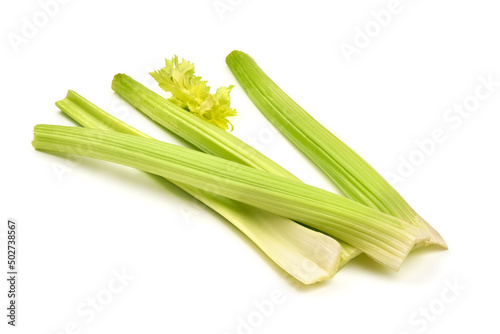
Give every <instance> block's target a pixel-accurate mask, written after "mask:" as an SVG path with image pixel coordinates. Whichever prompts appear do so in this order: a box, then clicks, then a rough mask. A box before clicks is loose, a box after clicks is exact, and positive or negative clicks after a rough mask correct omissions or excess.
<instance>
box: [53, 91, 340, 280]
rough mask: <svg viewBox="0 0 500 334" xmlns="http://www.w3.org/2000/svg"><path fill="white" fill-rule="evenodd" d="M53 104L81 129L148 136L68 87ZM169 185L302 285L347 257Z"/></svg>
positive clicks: (315, 235) (319, 237)
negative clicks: (210, 211) (229, 225)
mask: <svg viewBox="0 0 500 334" xmlns="http://www.w3.org/2000/svg"><path fill="white" fill-rule="evenodd" d="M56 106H57V107H59V108H60V109H61V110H62V111H63V112H64V113H65V114H67V115H68V116H69V117H71V118H72V119H73V120H74V121H76V122H77V123H79V124H80V125H81V126H83V127H86V128H93V129H102V130H113V131H117V132H121V133H127V134H131V135H135V136H139V137H143V138H151V137H150V136H148V135H146V134H144V133H143V132H141V131H139V130H137V129H135V128H133V127H131V126H129V125H128V124H126V123H124V122H122V121H120V120H119V119H117V118H115V117H113V116H112V115H110V114H108V113H107V112H105V111H104V110H102V109H101V108H99V107H97V106H96V105H94V104H93V103H91V102H90V101H88V100H86V99H85V98H83V97H82V96H80V95H79V94H77V93H76V92H74V91H68V94H67V96H66V98H64V99H63V100H60V101H57V102H56ZM167 181H168V180H167ZM170 182H172V181H170ZM172 183H173V184H175V185H176V186H178V187H179V188H181V189H182V190H184V191H185V192H187V193H188V194H190V195H191V196H193V197H195V198H196V199H198V200H199V201H201V202H202V203H204V204H205V205H207V206H208V207H210V208H211V209H213V210H214V211H216V212H217V213H219V214H220V215H221V216H222V217H224V218H226V219H227V220H228V221H229V222H231V223H232V224H233V225H234V226H236V227H237V228H238V229H239V230H240V231H242V232H243V233H244V234H245V235H246V236H247V237H248V238H249V239H250V240H252V241H253V242H254V243H255V244H256V245H257V246H258V247H259V248H260V249H261V250H262V251H263V252H264V253H265V254H266V255H267V256H269V258H271V259H272V260H273V261H274V262H275V263H276V264H278V266H280V267H281V268H282V269H283V270H285V271H286V272H288V273H289V274H290V275H292V276H293V277H295V278H296V279H297V280H299V281H300V282H302V283H304V284H312V283H315V282H319V281H323V280H326V279H330V278H332V277H333V276H334V275H335V273H336V272H337V271H338V270H339V269H340V267H341V266H342V265H343V264H344V263H345V261H346V260H347V259H346V255H344V254H341V251H342V249H341V246H340V244H339V243H338V242H337V241H335V239H333V238H331V237H328V236H326V235H324V234H322V233H319V232H316V231H313V230H311V229H309V228H306V227H304V226H302V225H300V224H297V223H296V222H294V221H292V220H290V219H286V218H283V217H280V216H277V215H273V214H271V213H268V212H265V211H262V210H259V209H257V208H254V207H251V206H248V205H246V204H243V203H240V202H236V201H234V200H231V199H228V198H224V197H221V196H217V195H213V194H211V193H208V192H205V191H202V190H200V189H198V188H195V187H191V186H188V185H185V184H182V183H178V182H172ZM342 255H344V256H342Z"/></svg>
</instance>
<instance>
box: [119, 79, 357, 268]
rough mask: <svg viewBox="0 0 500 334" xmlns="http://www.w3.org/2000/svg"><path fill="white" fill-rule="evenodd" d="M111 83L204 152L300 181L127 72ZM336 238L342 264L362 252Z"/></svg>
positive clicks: (126, 98)
mask: <svg viewBox="0 0 500 334" xmlns="http://www.w3.org/2000/svg"><path fill="white" fill-rule="evenodd" d="M111 86H112V88H113V90H114V91H115V92H116V93H117V94H118V95H120V96H121V97H122V98H123V99H125V101H127V102H128V103H130V104H131V105H132V106H134V107H135V108H136V109H137V110H139V111H140V112H142V113H143V114H145V115H146V116H148V117H149V118H151V119H152V120H153V121H155V122H157V123H158V124H160V125H161V126H163V127H164V128H166V129H167V130H169V131H171V132H173V133H175V134H176V135H178V136H180V137H181V138H183V139H185V140H186V141H188V142H190V143H191V144H193V145H195V146H196V147H197V148H198V149H200V150H202V151H203V152H205V153H209V154H213V155H216V156H219V157H222V158H225V159H227V160H231V161H234V162H238V163H241V164H244V165H246V166H250V167H253V168H256V169H259V170H263V171H267V172H269V173H272V174H275V175H279V176H283V177H286V178H289V179H291V180H297V181H298V178H297V177H295V176H294V175H293V174H292V173H290V172H289V171H287V170H286V169H284V168H283V167H282V166H280V165H279V164H277V163H275V162H274V161H273V160H271V159H269V158H268V157H267V156H265V155H264V154H262V153H261V152H259V151H258V150H256V149H254V148H253V147H251V146H250V145H248V144H246V143H245V142H243V141H241V140H240V139H238V138H236V137H235V136H233V135H232V134H230V133H228V132H226V131H224V130H223V129H221V128H219V127H217V126H215V125H213V124H211V123H209V122H206V121H205V120H203V119H201V118H199V117H197V116H195V115H193V114H191V113H189V112H187V111H186V110H184V109H182V108H180V107H179V106H178V105H176V104H174V103H172V102H170V101H168V100H167V99H165V98H163V97H162V96H160V95H158V94H156V93H155V92H153V91H152V90H150V89H149V88H147V87H145V86H144V85H142V84H141V83H139V82H137V81H136V80H134V79H132V78H131V77H129V76H128V75H126V74H117V75H115V77H114V79H113V83H112V85H111ZM337 241H339V243H340V244H341V245H342V260H341V266H343V265H345V263H347V262H348V261H349V260H351V259H353V258H354V257H356V256H357V255H359V254H360V253H361V251H360V250H359V249H357V248H355V247H353V246H351V245H349V244H347V243H345V242H344V241H342V240H337Z"/></svg>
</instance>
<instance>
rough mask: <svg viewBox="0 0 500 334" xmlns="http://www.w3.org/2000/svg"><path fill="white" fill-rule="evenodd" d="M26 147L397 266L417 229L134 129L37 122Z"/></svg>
mask: <svg viewBox="0 0 500 334" xmlns="http://www.w3.org/2000/svg"><path fill="white" fill-rule="evenodd" d="M33 146H34V147H35V148H36V149H39V150H49V151H56V152H63V153H72V154H77V155H82V156H87V157H91V158H96V159H101V160H106V161H111V162H115V163H119V164H122V165H125V166H129V167H134V168H137V169H140V170H143V171H146V172H149V173H153V174H157V175H160V176H162V177H165V178H167V179H169V180H172V181H175V182H180V183H184V184H187V185H190V186H193V187H196V188H201V189H206V188H207V187H210V192H213V193H215V194H218V195H221V196H224V197H228V198H230V199H233V200H236V201H239V202H243V203H246V204H249V205H251V206H255V207H258V208H260V209H262V210H265V211H269V212H271V213H274V214H277V215H280V216H283V217H286V218H289V219H293V220H295V221H298V222H301V223H302V224H304V225H306V226H310V227H312V228H315V229H317V230H319V231H322V232H325V233H327V234H329V235H332V236H334V237H336V238H338V239H340V240H343V241H345V242H347V243H349V244H351V245H352V246H354V247H356V248H359V249H360V250H361V251H363V252H365V253H366V254H367V255H368V256H370V257H372V258H373V259H374V260H376V261H378V262H379V263H381V264H383V265H385V266H387V267H389V268H392V269H394V270H398V269H399V267H400V266H401V264H402V262H403V260H404V259H405V258H406V256H407V255H408V253H409V252H410V250H411V249H412V248H413V246H414V245H415V243H416V242H420V241H421V240H422V238H423V237H424V236H423V235H422V234H421V231H420V230H419V229H418V228H416V227H414V226H412V225H410V224H408V223H406V222H405V221H403V220H400V219H398V218H395V217H392V216H389V215H386V214H384V213H382V212H380V211H378V210H375V209H372V208H370V207H367V206H365V205H362V204H359V203H357V202H354V201H352V200H350V199H347V198H344V197H342V196H339V195H336V194H333V193H330V192H328V191H326V190H322V189H319V188H316V187H313V186H310V185H307V184H304V183H302V182H300V181H293V180H290V179H287V178H284V177H281V176H277V175H274V174H270V173H268V172H264V171H261V170H257V169H255V168H251V167H248V166H244V165H242V164H239V163H235V162H232V161H228V160H225V159H222V158H219V157H216V156H212V155H209V154H205V153H201V152H197V151H194V150H191V149H187V148H184V147H180V146H176V145H172V144H168V143H163V142H160V141H157V140H154V139H149V138H141V137H138V136H135V135H129V134H123V133H118V132H115V131H103V130H97V129H84V128H74V127H65V126H55V125H37V126H36V127H35V131H34V139H33Z"/></svg>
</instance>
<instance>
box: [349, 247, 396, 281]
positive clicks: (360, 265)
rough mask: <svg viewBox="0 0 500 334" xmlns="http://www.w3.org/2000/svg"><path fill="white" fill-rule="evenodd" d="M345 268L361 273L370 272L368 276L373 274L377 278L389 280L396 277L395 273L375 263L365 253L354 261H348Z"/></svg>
mask: <svg viewBox="0 0 500 334" xmlns="http://www.w3.org/2000/svg"><path fill="white" fill-rule="evenodd" d="M345 267H346V268H354V269H358V270H361V271H367V272H370V274H375V275H378V276H384V277H389V278H392V277H393V276H396V275H397V272H395V271H394V270H391V269H389V268H386V267H384V266H383V265H381V264H379V263H377V262H376V261H374V260H373V259H371V258H370V257H369V256H368V255H366V254H365V253H361V254H360V255H358V256H356V257H355V258H354V259H352V260H351V261H349V262H348V263H347V264H346V265H345Z"/></svg>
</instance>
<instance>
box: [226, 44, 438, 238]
mask: <svg viewBox="0 0 500 334" xmlns="http://www.w3.org/2000/svg"><path fill="white" fill-rule="evenodd" d="M226 63H227V65H228V66H229V68H230V69H231V71H232V72H233V74H234V76H235V77H236V79H237V80H238V82H239V83H240V84H241V86H242V87H243V90H244V91H245V92H246V93H247V95H248V96H249V97H250V99H251V100H252V101H253V102H254V103H255V105H256V106H257V107H258V108H259V109H260V111H261V112H262V113H263V114H264V115H265V116H266V117H267V118H268V119H269V120H270V121H271V123H273V124H274V126H276V128H278V129H279V130H280V131H281V132H282V133H283V134H284V135H285V136H286V137H287V138H288V139H289V140H290V141H291V142H292V143H293V144H294V145H295V146H297V147H298V148H299V149H300V150H301V151H302V152H304V154H306V155H307V156H308V157H309V158H310V159H311V160H312V161H313V162H314V163H315V164H316V165H318V166H319V167H320V168H321V169H322V170H323V171H324V172H325V174H326V175H328V176H329V177H330V179H332V181H333V182H334V183H335V184H336V185H337V186H338V187H339V188H340V189H341V190H342V192H343V193H344V194H345V195H346V196H347V197H349V198H351V199H353V200H355V201H357V202H359V203H362V204H364V205H367V206H370V207H372V208H375V209H378V210H380V211H381V212H384V213H387V214H390V215H392V216H395V217H398V218H401V219H403V220H405V221H407V222H410V223H412V224H414V225H416V226H418V227H419V228H420V229H422V230H423V231H424V232H425V233H426V234H427V236H428V237H427V239H426V240H425V241H423V242H422V243H421V244H420V245H429V244H436V245H439V246H441V247H443V248H447V245H446V242H445V241H444V239H443V238H442V237H441V236H440V235H439V233H438V232H437V231H436V230H434V229H433V228H432V227H431V226H430V225H429V224H428V223H427V222H425V221H424V220H423V219H422V218H421V217H420V216H419V215H418V214H417V213H416V212H415V211H414V210H413V209H412V208H411V207H410V205H409V204H408V203H407V202H406V201H405V200H404V199H403V197H402V196H401V195H400V194H399V193H398V192H397V191H396V190H395V189H394V188H393V187H392V186H391V185H390V184H389V183H388V182H387V181H386V180H385V179H384V178H383V177H382V176H381V175H380V174H379V173H378V172H377V171H376V170H375V169H374V168H373V167H372V166H370V164H368V163H367V162H366V161H365V160H364V159H363V158H361V157H360V156H359V155H358V154H357V153H356V152H354V151H353V150H352V149H351V148H349V147H348V146H347V145H346V144H344V143H343V142H342V141H341V140H339V139H338V138H337V137H335V136H334V135H333V134H332V133H331V132H330V131H328V130H327V129H326V128H325V127H324V126H322V125H321V124H320V123H319V122H318V121H316V120H315V119H314V118H313V117H312V116H311V115H309V114H308V113H307V112H306V111H305V110H304V109H302V108H301V107H300V106H299V105H298V104H297V103H295V101H293V100H292V99H291V98H290V97H289V96H288V95H287V94H286V93H285V92H283V90H281V89H280V88H279V87H278V86H277V85H276V84H275V83H274V82H273V81H272V80H271V79H270V78H269V77H268V76H267V75H266V74H265V73H264V71H263V70H262V69H261V68H260V67H259V66H258V65H257V63H256V62H255V61H254V60H253V59H252V58H251V57H250V56H249V55H247V54H246V53H244V52H241V51H233V52H231V53H230V54H229V55H228V56H227V58H226Z"/></svg>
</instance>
